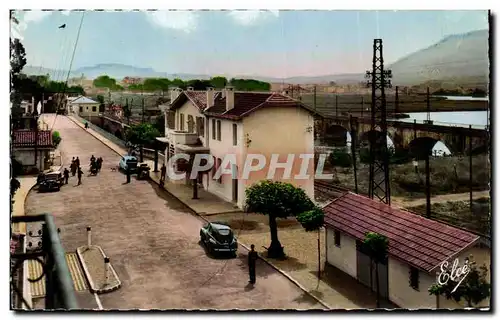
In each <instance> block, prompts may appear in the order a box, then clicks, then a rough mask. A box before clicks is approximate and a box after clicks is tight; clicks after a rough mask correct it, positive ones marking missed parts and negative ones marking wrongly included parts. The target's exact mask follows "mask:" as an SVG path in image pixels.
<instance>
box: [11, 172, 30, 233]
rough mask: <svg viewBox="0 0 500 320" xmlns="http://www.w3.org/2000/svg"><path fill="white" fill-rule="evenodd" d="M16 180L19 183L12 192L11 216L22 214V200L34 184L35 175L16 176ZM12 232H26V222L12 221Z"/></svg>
mask: <svg viewBox="0 0 500 320" xmlns="http://www.w3.org/2000/svg"><path fill="white" fill-rule="evenodd" d="M17 180H19V182H20V183H21V186H20V187H19V189H17V191H16V193H15V194H14V199H13V200H14V205H13V208H12V216H13V217H19V216H24V215H25V211H24V202H25V201H26V197H27V196H28V193H29V192H30V190H31V189H32V188H33V187H34V186H35V185H36V177H33V176H29V177H28V176H25V177H18V178H17ZM12 233H21V234H26V224H25V223H13V224H12Z"/></svg>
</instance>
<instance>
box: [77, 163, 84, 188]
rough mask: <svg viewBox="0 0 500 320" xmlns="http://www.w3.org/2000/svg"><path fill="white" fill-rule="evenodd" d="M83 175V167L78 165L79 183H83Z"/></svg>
mask: <svg viewBox="0 0 500 320" xmlns="http://www.w3.org/2000/svg"><path fill="white" fill-rule="evenodd" d="M82 175H83V171H82V168H80V167H78V185H81V184H82Z"/></svg>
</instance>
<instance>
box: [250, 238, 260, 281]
mask: <svg viewBox="0 0 500 320" xmlns="http://www.w3.org/2000/svg"><path fill="white" fill-rule="evenodd" d="M257 258H258V255H257V252H256V251H255V246H254V245H253V244H252V245H251V246H250V252H249V253H248V274H249V276H250V281H248V282H250V283H251V284H255V280H256V279H255V263H256V261H257Z"/></svg>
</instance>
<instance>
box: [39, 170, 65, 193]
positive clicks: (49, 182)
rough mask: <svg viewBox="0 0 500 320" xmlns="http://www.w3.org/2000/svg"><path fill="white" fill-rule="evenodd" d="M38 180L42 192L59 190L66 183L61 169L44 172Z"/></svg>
mask: <svg viewBox="0 0 500 320" xmlns="http://www.w3.org/2000/svg"><path fill="white" fill-rule="evenodd" d="M38 181H39V187H38V190H39V191H41V192H47V191H59V190H61V186H62V185H63V184H64V178H63V175H62V173H61V171H52V172H47V173H43V174H42V175H41V176H39V177H38Z"/></svg>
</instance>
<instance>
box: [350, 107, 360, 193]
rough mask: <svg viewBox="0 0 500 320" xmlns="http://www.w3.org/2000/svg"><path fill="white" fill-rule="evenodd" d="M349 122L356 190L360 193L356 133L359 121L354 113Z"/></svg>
mask: <svg viewBox="0 0 500 320" xmlns="http://www.w3.org/2000/svg"><path fill="white" fill-rule="evenodd" d="M349 122H350V124H351V156H352V168H353V170H354V192H355V193H358V173H357V170H356V135H357V133H358V128H357V127H358V122H357V120H355V119H354V118H353V117H352V115H349Z"/></svg>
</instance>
